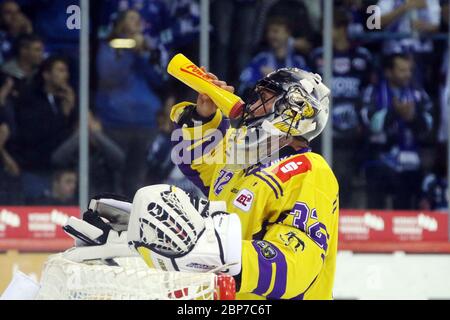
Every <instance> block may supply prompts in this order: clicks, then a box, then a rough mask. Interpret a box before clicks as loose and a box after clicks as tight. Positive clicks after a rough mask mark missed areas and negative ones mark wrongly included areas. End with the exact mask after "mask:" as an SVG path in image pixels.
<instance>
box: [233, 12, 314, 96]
mask: <svg viewBox="0 0 450 320" xmlns="http://www.w3.org/2000/svg"><path fill="white" fill-rule="evenodd" d="M266 38H267V42H268V45H269V48H268V49H267V50H266V51H263V52H260V53H259V54H257V55H256V56H255V57H254V58H253V59H252V60H251V62H250V64H249V65H248V66H247V67H246V68H245V69H244V70H243V71H242V73H241V76H240V79H239V80H240V86H239V94H240V95H242V96H246V95H247V94H248V93H249V90H251V89H252V88H253V87H254V85H255V84H256V82H257V81H258V80H259V79H261V78H264V77H265V76H266V75H268V74H269V73H270V72H272V71H275V70H277V69H279V68H284V67H296V68H301V69H306V70H307V69H308V68H307V66H306V61H305V59H304V58H303V57H302V56H301V55H299V54H297V53H296V52H295V51H294V48H293V38H292V37H291V28H290V25H289V21H288V20H287V19H285V18H283V17H273V18H271V19H270V20H269V22H268V23H267V32H266Z"/></svg>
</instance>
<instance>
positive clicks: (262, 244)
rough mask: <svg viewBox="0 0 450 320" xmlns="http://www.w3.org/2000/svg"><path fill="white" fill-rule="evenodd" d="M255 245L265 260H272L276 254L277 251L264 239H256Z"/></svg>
mask: <svg viewBox="0 0 450 320" xmlns="http://www.w3.org/2000/svg"><path fill="white" fill-rule="evenodd" d="M256 245H257V246H258V247H259V248H260V251H259V252H260V253H261V255H262V256H263V257H264V258H265V259H267V260H273V259H274V258H275V257H276V256H277V251H276V250H275V249H274V248H273V247H272V245H271V244H270V243H269V242H267V241H264V240H260V241H256Z"/></svg>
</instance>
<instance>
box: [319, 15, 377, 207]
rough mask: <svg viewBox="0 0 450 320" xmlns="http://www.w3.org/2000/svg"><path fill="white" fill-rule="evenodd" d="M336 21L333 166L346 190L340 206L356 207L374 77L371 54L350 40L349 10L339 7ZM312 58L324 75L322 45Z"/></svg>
mask: <svg viewBox="0 0 450 320" xmlns="http://www.w3.org/2000/svg"><path fill="white" fill-rule="evenodd" d="M333 23H334V26H333V50H334V51H333V84H332V92H333V108H332V110H331V112H332V117H333V140H334V141H333V147H334V149H333V168H334V170H335V171H334V172H335V174H336V177H337V179H338V181H339V185H340V187H341V189H342V190H346V192H343V193H342V194H341V195H340V205H341V207H343V208H349V207H353V208H356V207H357V206H358V204H357V203H356V201H355V200H358V199H355V197H354V195H356V190H355V187H354V184H355V183H354V180H355V177H357V176H358V172H359V171H360V167H361V159H360V156H359V155H360V153H361V146H362V142H363V129H362V123H361V117H360V112H361V103H362V101H361V94H362V92H363V89H364V88H365V87H366V86H367V85H368V84H369V82H370V80H371V75H372V71H373V70H372V57H371V54H370V53H369V51H368V50H367V49H365V48H363V47H360V46H355V45H352V43H351V42H350V40H349V36H348V32H349V31H348V30H349V28H348V26H349V23H350V16H349V15H348V13H347V11H346V10H344V9H337V10H336V11H335V13H334V18H333ZM311 61H312V63H313V68H314V69H315V72H317V73H319V74H323V48H321V47H320V48H317V49H316V50H314V51H313V53H312V57H311ZM319 142H320V141H319ZM315 148H317V150H320V148H318V147H317V146H315Z"/></svg>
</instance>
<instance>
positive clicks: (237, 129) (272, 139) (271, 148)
mask: <svg viewBox="0 0 450 320" xmlns="http://www.w3.org/2000/svg"><path fill="white" fill-rule="evenodd" d="M329 94H330V90H329V89H328V88H327V87H326V86H325V85H324V84H323V83H322V79H321V77H320V76H319V75H318V74H313V73H310V72H307V71H304V70H300V69H297V68H283V69H279V70H277V71H274V72H272V73H270V74H269V75H268V76H267V77H265V78H263V79H262V80H260V81H259V82H258V83H257V84H256V86H255V90H254V92H253V95H252V97H251V98H250V99H249V100H248V103H247V104H246V105H245V107H244V109H243V111H242V115H241V117H240V118H239V119H238V120H233V121H232V127H233V128H234V130H230V133H229V135H228V137H227V151H226V154H227V166H228V169H230V170H239V169H244V168H246V167H248V166H250V165H253V164H256V163H263V162H268V161H270V160H271V159H275V158H277V153H278V151H279V150H280V149H281V148H283V147H285V146H286V145H288V144H289V143H290V142H292V140H293V138H294V137H299V138H303V139H304V140H306V141H307V142H310V141H311V140H313V139H314V138H315V137H317V136H318V135H319V134H320V133H321V132H322V131H323V129H324V128H325V125H326V123H327V120H328V114H329V110H328V105H329V99H328V96H329Z"/></svg>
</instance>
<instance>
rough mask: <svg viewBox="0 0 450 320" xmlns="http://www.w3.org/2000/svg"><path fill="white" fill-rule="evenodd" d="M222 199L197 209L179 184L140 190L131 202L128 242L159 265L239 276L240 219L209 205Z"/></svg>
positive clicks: (168, 269)
mask: <svg viewBox="0 0 450 320" xmlns="http://www.w3.org/2000/svg"><path fill="white" fill-rule="evenodd" d="M218 203H220V202H218ZM218 203H215V202H208V205H209V208H207V210H203V211H201V212H199V210H198V209H197V208H196V207H194V206H193V205H192V203H191V201H190V199H189V195H188V194H186V193H185V192H184V191H183V190H181V189H179V188H176V187H174V186H169V185H155V186H150V187H145V188H142V189H140V190H139V191H138V192H137V193H136V195H135V197H134V200H133V206H132V209H131V216H130V222H129V226H128V242H129V245H130V247H132V248H133V249H135V250H136V251H137V252H139V253H140V254H141V256H142V257H143V258H144V260H145V261H146V263H147V264H148V265H149V266H150V267H154V268H157V269H162V270H166V271H184V272H208V271H218V270H220V271H222V272H224V273H227V274H229V275H233V276H234V275H237V274H239V273H240V271H241V250H242V243H241V240H242V238H241V237H242V235H241V223H240V220H239V217H238V216H237V215H235V214H228V213H226V212H224V211H221V210H216V209H218V208H214V209H213V208H211V205H217V204H218ZM223 209H225V208H224V205H223Z"/></svg>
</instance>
